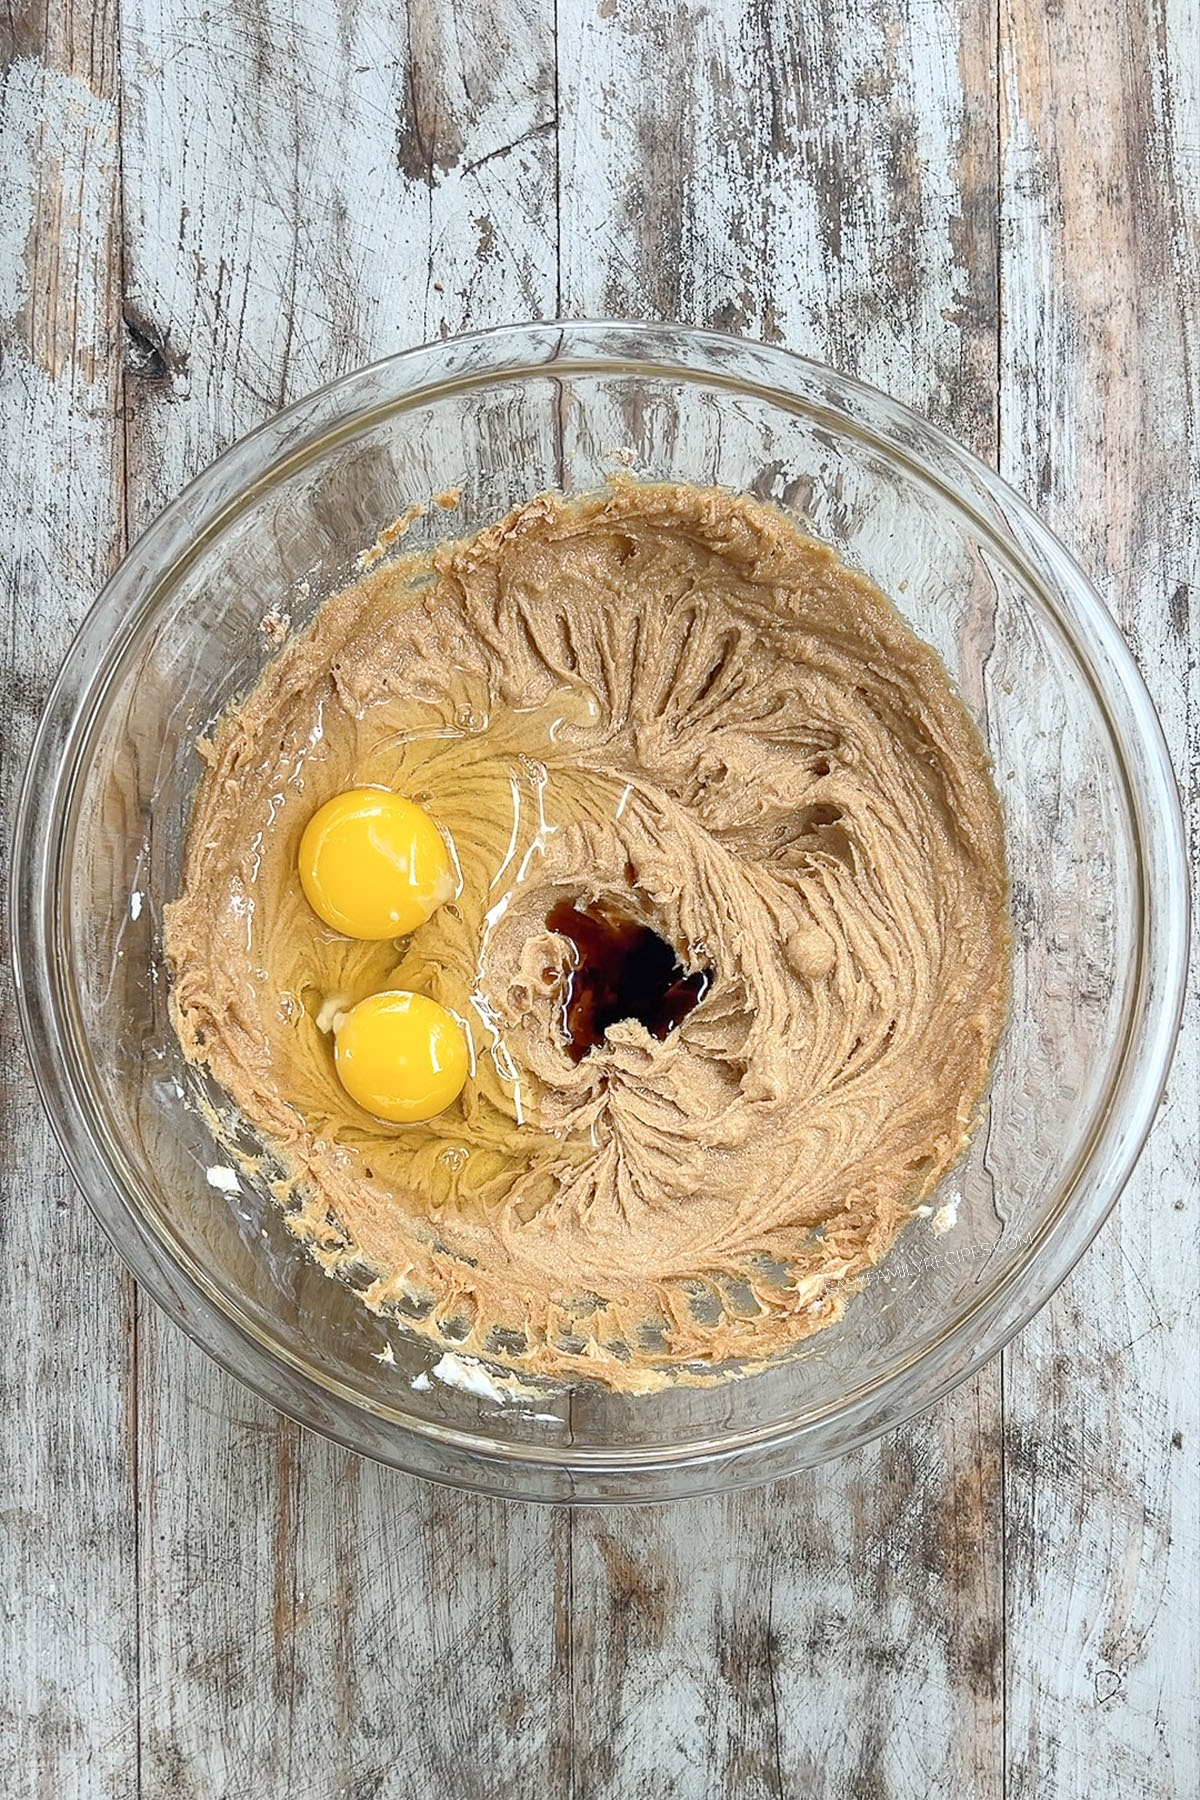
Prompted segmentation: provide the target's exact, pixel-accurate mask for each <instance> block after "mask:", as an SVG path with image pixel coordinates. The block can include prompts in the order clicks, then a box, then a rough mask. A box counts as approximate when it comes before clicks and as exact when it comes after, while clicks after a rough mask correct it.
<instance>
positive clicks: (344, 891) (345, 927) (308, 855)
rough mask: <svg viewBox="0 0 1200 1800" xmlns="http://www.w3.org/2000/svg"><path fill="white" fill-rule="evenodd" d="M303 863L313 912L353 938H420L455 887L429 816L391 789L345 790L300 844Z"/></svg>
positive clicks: (443, 844) (327, 805) (317, 817)
mask: <svg viewBox="0 0 1200 1800" xmlns="http://www.w3.org/2000/svg"><path fill="white" fill-rule="evenodd" d="M299 863H300V885H301V887H302V888H303V889H304V893H305V896H306V897H307V900H308V903H309V905H310V906H311V907H312V909H313V911H314V912H315V913H317V914H319V915H320V917H321V918H322V919H324V921H325V923H326V925H330V926H332V928H333V930H334V931H340V932H341V933H342V934H343V936H345V937H352V938H393V937H402V936H403V935H404V934H405V932H408V931H415V930H416V928H417V926H418V925H423V924H424V923H425V921H426V919H428V918H429V917H430V916H431V915H432V914H433V913H435V912H436V911H437V909H438V907H439V906H441V905H442V904H443V902H444V901H446V900H449V899H450V897H451V895H452V894H453V893H454V890H455V887H456V885H457V884H456V882H455V875H454V868H453V865H452V864H451V861H450V852H449V850H448V849H447V848H446V842H445V839H444V838H443V837H442V834H441V832H440V831H439V830H438V828H437V826H436V825H435V824H434V822H433V820H432V819H431V818H430V816H429V814H428V813H427V812H425V811H423V810H422V808H421V807H419V806H417V805H415V804H414V803H413V801H411V800H406V799H405V798H404V796H403V795H402V794H393V793H390V792H389V791H388V789H386V788H348V789H347V790H346V792H345V793H344V794H335V795H334V797H333V799H332V800H327V801H326V802H325V804H324V806H321V807H318V808H317V811H316V812H315V813H314V814H313V816H312V818H311V819H310V820H309V821H308V824H307V825H306V826H305V828H304V835H303V837H302V838H301V839H300V857H299Z"/></svg>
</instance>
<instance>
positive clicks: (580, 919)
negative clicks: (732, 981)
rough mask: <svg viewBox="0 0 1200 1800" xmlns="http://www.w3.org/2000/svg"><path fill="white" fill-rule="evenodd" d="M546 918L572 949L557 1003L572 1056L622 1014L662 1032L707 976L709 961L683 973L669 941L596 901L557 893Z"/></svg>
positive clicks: (701, 991) (576, 1058) (579, 1056)
mask: <svg viewBox="0 0 1200 1800" xmlns="http://www.w3.org/2000/svg"><path fill="white" fill-rule="evenodd" d="M546 923H547V925H548V926H549V927H550V929H551V931H556V932H558V933H560V934H561V936H563V937H565V938H569V939H570V940H571V943H572V945H573V946H574V950H575V961H574V964H573V966H572V967H571V968H570V969H569V970H568V971H567V991H566V997H565V1003H564V1006H563V1022H564V1025H565V1028H566V1038H567V1046H566V1048H567V1055H568V1056H569V1057H570V1058H571V1061H572V1062H581V1061H582V1060H583V1058H584V1057H585V1056H586V1055H587V1053H588V1051H589V1050H594V1049H595V1047H596V1045H597V1044H602V1043H603V1042H604V1034H605V1032H606V1031H607V1030H608V1028H609V1026H610V1025H615V1024H617V1023H618V1021H619V1020H621V1019H640V1020H641V1022H642V1024H643V1025H644V1026H645V1027H646V1030H647V1031H648V1032H650V1034H651V1036H653V1037H656V1038H658V1039H660V1040H661V1039H663V1038H665V1037H666V1036H667V1034H668V1032H671V1031H673V1030H674V1029H675V1027H676V1025H678V1024H679V1022H680V1020H682V1019H686V1017H687V1015H688V1014H689V1013H690V1012H691V1010H692V1008H693V1007H694V1006H696V1005H697V1004H698V1003H699V1002H700V1001H701V1000H702V999H703V998H704V996H705V994H706V993H707V992H708V989H709V987H710V985H711V983H712V970H711V969H693V970H692V971H691V972H690V973H689V971H688V970H686V969H685V968H684V967H683V964H682V963H681V962H680V960H679V955H678V952H677V951H676V949H675V946H674V945H673V944H668V943H667V941H666V939H665V938H661V937H659V935H658V933H657V931H651V930H650V927H649V926H648V925H642V924H640V923H639V922H638V920H637V919H631V918H630V917H629V915H628V914H627V913H623V912H620V911H619V910H618V909H617V908H616V907H615V906H606V905H605V904H604V903H603V902H602V901H597V902H596V903H595V904H594V905H593V906H589V907H587V908H586V910H584V909H581V908H579V907H577V906H576V905H575V904H574V902H573V901H571V900H560V901H559V903H558V905H557V906H555V907H552V908H551V910H550V911H549V912H548V913H547V914H546Z"/></svg>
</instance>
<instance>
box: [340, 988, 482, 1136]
mask: <svg viewBox="0 0 1200 1800" xmlns="http://www.w3.org/2000/svg"><path fill="white" fill-rule="evenodd" d="M334 1059H335V1062H336V1065H337V1072H338V1076H339V1079H340V1080H341V1083H342V1086H343V1087H344V1088H345V1090H346V1092H347V1093H348V1094H349V1095H350V1097H351V1098H352V1099H354V1100H357V1101H358V1104H359V1105H360V1106H361V1107H363V1108H364V1109H365V1110H366V1111H367V1112H369V1113H374V1115H375V1117H376V1118H377V1119H388V1120H390V1121H391V1123H392V1124H394V1125H413V1124H416V1123H417V1121H418V1120H420V1119H432V1118H433V1117H434V1115H435V1113H440V1112H441V1111H443V1109H444V1108H445V1107H447V1106H449V1105H450V1102H451V1101H452V1100H456V1099H457V1098H458V1096H459V1094H460V1093H461V1092H462V1087H463V1083H464V1082H465V1081H466V1079H467V1062H468V1059H467V1040H466V1035H465V1033H464V1031H463V1028H462V1026H461V1025H460V1024H459V1023H458V1020H457V1019H456V1018H455V1017H454V1016H453V1014H452V1013H448V1012H447V1011H446V1009H445V1007H444V1006H439V1005H438V1003H437V1001H436V1000H431V999H430V998H429V996H428V995H427V994H406V993H402V992H400V991H398V990H397V991H391V992H388V993H383V994H372V995H371V996H370V998H369V999H367V1000H360V1001H359V1003H358V1005H357V1006H352V1007H351V1008H350V1011H349V1012H348V1013H345V1014H343V1015H342V1017H341V1019H340V1020H339V1021H338V1022H337V1024H336V1025H335V1027H334Z"/></svg>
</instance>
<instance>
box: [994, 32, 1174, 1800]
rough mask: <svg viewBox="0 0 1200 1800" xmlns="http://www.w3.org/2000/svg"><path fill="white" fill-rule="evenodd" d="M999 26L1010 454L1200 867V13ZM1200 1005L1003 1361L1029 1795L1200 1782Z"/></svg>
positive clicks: (1024, 1787) (1011, 1593)
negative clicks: (1088, 579) (1122, 1190)
mask: <svg viewBox="0 0 1200 1800" xmlns="http://www.w3.org/2000/svg"><path fill="white" fill-rule="evenodd" d="M1002 35H1003V41H1004V45H1005V57H1004V63H1003V68H1002V86H1003V92H1004V97H1005V104H1004V110H1003V114H1002V137H1003V141H1002V162H1003V185H1002V194H1001V221H1002V249H1001V270H1002V282H1003V293H1004V308H1003V317H1004V329H1003V337H1002V365H1001V367H1002V379H1001V387H1000V392H1001V405H1002V413H1001V448H1002V455H1003V462H1002V473H1003V474H1005V475H1006V476H1007V478H1008V479H1009V480H1010V481H1012V482H1013V483H1014V485H1015V486H1016V487H1017V488H1018V489H1020V490H1021V491H1023V492H1025V493H1027V494H1029V495H1030V496H1031V497H1032V498H1034V499H1035V500H1036V503H1037V504H1038V506H1039V507H1040V509H1041V510H1042V512H1043V514H1044V515H1045V517H1046V519H1047V521H1048V523H1049V524H1050V525H1051V526H1053V527H1055V528H1057V529H1058V530H1059V531H1061V533H1062V534H1063V536H1064V537H1065V538H1066V540H1067V541H1068V542H1069V543H1071V544H1073V546H1074V547H1075V548H1076V550H1077V552H1078V554H1079V556H1080V557H1081V559H1082V561H1083V563H1084V566H1085V567H1086V568H1088V569H1089V570H1090V571H1091V572H1092V573H1093V574H1094V575H1095V576H1096V578H1097V579H1098V581H1099V582H1100V586H1101V591H1102V592H1103V594H1104V596H1105V598H1106V600H1107V601H1108V603H1109V605H1110V607H1111V608H1112V610H1113V612H1114V613H1115V614H1116V616H1117V618H1118V619H1119V621H1120V623H1121V625H1122V627H1123V629H1124V631H1125V633H1126V635H1127V637H1128V638H1129V641H1130V643H1131V645H1132V647H1133V649H1134V652H1135V654H1136V655H1137V658H1138V661H1139V663H1140V665H1141V667H1142V669H1143V671H1144V673H1145V675H1146V678H1147V680H1148V682H1149V684H1150V688H1151V691H1152V693H1153V695H1154V699H1155V702H1156V704H1157V706H1158V709H1159V713H1160V716H1161V718H1162V721H1163V725H1164V727H1165V729H1166V731H1167V734H1168V737H1169V740H1170V742H1171V744H1172V746H1173V747H1174V749H1175V752H1176V768H1177V770H1178V773H1179V774H1180V776H1181V778H1182V780H1183V784H1184V790H1185V802H1186V804H1187V805H1188V807H1189V812H1190V819H1191V832H1192V840H1191V841H1192V851H1193V867H1194V868H1198V869H1200V858H1198V857H1197V855H1196V851H1197V838H1196V831H1197V821H1198V819H1200V808H1198V805H1197V802H1198V800H1200V791H1198V785H1197V772H1198V769H1200V690H1198V686H1197V649H1198V646H1200V590H1198V589H1197V586H1196V581H1197V572H1198V571H1200V413H1198V408H1200V387H1198V385H1197V383H1198V371H1200V107H1198V105H1197V100H1198V95H1197V88H1196V73H1197V46H1198V45H1200V12H1198V11H1197V8H1196V6H1195V5H1194V4H1188V3H1187V0H1185V3H1184V4H1182V5H1178V4H1175V3H1174V0H1163V3H1161V4H1160V3H1159V0H1153V3H1152V4H1151V5H1150V6H1149V7H1147V8H1145V9H1143V8H1141V7H1139V6H1134V5H1131V4H1127V3H1126V0H1103V4H1101V5H1100V6H1097V7H1096V8H1094V9H1091V8H1089V9H1082V8H1080V9H1075V8H1070V9H1067V10H1065V11H1058V10H1052V11H1051V12H1049V13H1047V12H1046V11H1045V10H1044V9H1043V7H1042V6H1041V5H1039V4H1027V3H1026V0H1006V10H1005V24H1004V30H1003V34H1002ZM1114 45H1121V46H1122V47H1123V54H1122V55H1121V56H1116V55H1114V54H1113V53H1112V47H1113V46H1114ZM1188 45H1190V46H1191V51H1190V55H1189V53H1188V52H1187V50H1186V46H1188ZM1189 83H1190V85H1189ZM1198 998H1200V996H1198V994H1197V991H1196V984H1195V982H1194V981H1193V984H1192V992H1191V996H1190V1001H1189V1014H1188V1018H1187V1020H1186V1021H1185V1026H1184V1032H1183V1036H1182V1039H1181V1045H1180V1051H1179V1054H1178V1057H1177V1060H1176V1062H1175V1065H1174V1069H1173V1071H1172V1075H1171V1082H1170V1090H1169V1094H1168V1098H1167V1102H1166V1105H1165V1106H1164V1109H1163V1112H1162V1115H1161V1116H1160V1118H1159V1121H1158V1124H1157V1127H1156V1129H1155V1132H1154V1134H1153V1137H1152V1139H1151V1141H1150V1144H1149V1146H1148V1149H1147V1152H1146V1154H1145V1155H1144V1156H1143V1158H1142V1160H1141V1163H1140V1165H1139V1167H1138V1170H1137V1172H1136V1174H1135V1177H1134V1179H1133V1181H1132V1182H1131V1184H1130V1186H1129V1188H1128V1189H1127V1191H1126V1194H1125V1196H1124V1198H1123V1200H1122V1202H1121V1205H1120V1206H1119V1208H1118V1209H1117V1213H1116V1215H1115V1217H1114V1218H1113V1219H1112V1220H1110V1222H1109V1224H1108V1225H1107V1226H1106V1228H1105V1230H1104V1231H1103V1232H1102V1233H1101V1236H1100V1238H1099V1240H1098V1241H1097V1243H1096V1245H1095V1246H1094V1248H1093V1249H1092V1251H1091V1253H1090V1254H1089V1256H1088V1257H1087V1259H1086V1261H1085V1262H1084V1263H1083V1264H1082V1265H1081V1267H1080V1269H1079V1270H1078V1271H1077V1273H1076V1275H1075V1276H1074V1278H1073V1279H1072V1280H1071V1281H1069V1282H1068V1283H1067V1284H1066V1286H1065V1287H1064V1288H1063V1290H1062V1291H1061V1292H1060V1293H1059V1294H1058V1295H1057V1296H1056V1297H1055V1299H1054V1300H1053V1301H1052V1303H1051V1304H1050V1305H1049V1306H1048V1307H1047V1308H1046V1309H1045V1310H1044V1311H1043V1312H1042V1313H1041V1314H1040V1315H1039V1317H1038V1318H1037V1319H1035V1320H1034V1322H1033V1323H1032V1325H1031V1326H1030V1327H1029V1329H1028V1330H1027V1331H1025V1332H1024V1333H1023V1334H1022V1335H1021V1337H1019V1338H1018V1339H1017V1340H1016V1342H1015V1343H1014V1344H1013V1345H1012V1347H1011V1348H1010V1349H1009V1350H1008V1351H1007V1352H1006V1354H1005V1358H1004V1369H1005V1456H1004V1480H1005V1565H1006V1571H1007V1584H1008V1621H1009V1623H1008V1633H1007V1661H1006V1686H1007V1694H1008V1709H1007V1731H1006V1738H1007V1742H1006V1755H1007V1761H1008V1766H1009V1769H1010V1772H1011V1779H1012V1781H1013V1783H1014V1784H1015V1785H1016V1786H1017V1787H1018V1791H1023V1792H1029V1793H1047V1792H1048V1793H1060V1792H1065V1791H1070V1789H1071V1788H1072V1786H1078V1785H1079V1776H1078V1774H1077V1773H1076V1772H1077V1771H1078V1770H1080V1769H1082V1768H1084V1767H1087V1766H1088V1765H1089V1764H1090V1765H1091V1766H1092V1767H1093V1768H1094V1769H1095V1770H1097V1771H1102V1772H1103V1773H1102V1779H1103V1782H1104V1783H1105V1784H1106V1787H1107V1788H1108V1789H1109V1790H1110V1791H1112V1792H1117V1791H1120V1792H1122V1793H1125V1794H1127V1795H1132V1796H1139V1797H1140V1796H1145V1797H1146V1800H1150V1797H1151V1796H1159V1795H1163V1794H1194V1793H1196V1792H1197V1791H1198V1790H1200V1742H1198V1732H1200V1725H1198V1721H1200V1667H1198V1662H1197V1642H1196V1632H1195V1629H1194V1625H1193V1626H1192V1627H1186V1628H1185V1620H1187V1618H1188V1617H1189V1613H1190V1617H1191V1618H1192V1620H1193V1621H1194V1619H1195V1616H1196V1615H1195V1608H1196V1600H1197V1597H1198V1596H1200V1560H1198V1559H1200V1508H1198V1500H1200V1493H1198V1483H1197V1479H1196V1470H1197V1454H1198V1450H1197V1446H1198V1445H1200V1431H1198V1427H1200V1383H1198V1382H1197V1380H1196V1372H1197V1367H1198V1365H1200V1304H1198V1294H1200V1283H1198V1281H1197V1272H1198V1266H1200V1218H1198V1213H1197V1204H1196V1199H1197V1187H1198V1181H1197V1176H1198V1175H1200V1104H1198V1097H1200V1066H1198V1063H1197V1042H1198V1024H1200V1021H1198V1019H1197V1001H1198ZM1100 1778H1101V1777H1100V1776H1099V1775H1097V1776H1096V1777H1093V1778H1092V1779H1100Z"/></svg>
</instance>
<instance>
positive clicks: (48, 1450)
mask: <svg viewBox="0 0 1200 1800" xmlns="http://www.w3.org/2000/svg"><path fill="white" fill-rule="evenodd" d="M3 29H4V28H3V27H0V31H3ZM115 29H116V18H115V13H113V12H112V11H111V10H109V9H107V8H105V7H104V6H101V7H100V8H98V9H97V10H96V11H95V12H93V10H92V8H91V6H90V5H83V6H62V7H59V6H54V5H49V6H48V7H47V8H46V9H44V10H42V11H39V10H38V9H36V8H30V9H29V10H28V12H21V13H18V14H17V15H15V16H13V15H12V14H11V13H10V15H9V20H8V25H7V34H8V43H7V45H6V46H5V49H6V52H7V56H6V65H5V73H4V78H3V94H2V98H0V334H2V346H3V347H2V351H0V355H2V362H0V415H2V416H3V419H4V429H3V434H2V444H3V448H2V449H0V458H2V459H3V467H4V481H3V494H4V504H3V508H2V509H0V569H2V571H3V586H4V607H3V613H2V614H0V632H2V638H0V680H2V684H3V685H2V689H0V717H2V718H3V727H2V729H0V759H2V760H0V793H2V799H0V830H2V833H3V843H2V844H0V866H3V868H4V869H6V870H7V868H8V860H9V859H8V837H9V825H10V821H11V818H12V808H13V805H14V802H15V790H16V785H17V782H18V780H19V777H20V772H21V768H22V766H23V763H24V759H25V756H26V754H27V752H28V749H29V744H30V741H31V738H32V733H33V727H34V724H35V723H36V719H37V715H38V712H39V711H40V708H41V704H42V701H43V699H44V697H45V693H46V689H47V687H48V685H49V682H50V678H51V676H52V674H53V672H54V670H55V668H56V666H57V664H58V661H59V659H60V657H61V655H62V653H63V651H64V650H65V649H66V646H67V643H68V641H69V638H70V635H71V633H72V631H73V629H74V627H75V626H76V625H77V624H78V622H79V620H80V619H81V617H82V616H83V613H84V612H85V611H86V609H87V607H88V605H89V604H90V602H91V600H92V597H93V595H94V594H95V591H96V589H97V587H98V586H99V585H100V584H101V583H102V582H103V581H104V579H105V577H106V576H107V574H108V573H109V571H110V569H111V567H112V565H113V564H114V563H115V561H116V560H117V558H118V557H119V555H120V553H121V550H122V548H123V535H124V533H123V523H124V522H123V511H122V503H121V470H122V449H121V430H120V424H119V412H120V402H121V387H122V368H121V357H120V349H119V342H118V340H117V337H116V332H115V322H114V306H115V303H116V298H117V295H118V293H119V285H120V284H119V273H118V261H119V252H118V239H117V223H118V204H119V193H118V135H117V106H116V70H115V66H114V61H113V54H112V52H113V45H114V42H115V38H114V33H115ZM114 352H115V354H114ZM6 925H7V914H6V920H5V928H4V930H5V936H7V930H6ZM7 971H8V957H7V946H6V952H5V956H4V972H3V975H0V981H2V982H3V985H4V1004H3V1023H2V1026H0V1143H2V1144H3V1146H4V1150H3V1154H2V1155H0V1316H2V1317H3V1320H4V1355H3V1362H2V1364H0V1370H2V1372H0V1438H2V1442H0V1521H2V1525H0V1621H2V1635H0V1646H2V1647H0V1666H2V1667H3V1682H2V1683H0V1792H3V1793H5V1794H13V1795H23V1794H25V1793H35V1792H36V1793H38V1794H39V1795H42V1794H45V1795H51V1794H55V1793H64V1794H72V1795H73V1794H81V1795H82V1794H97V1795H101V1794H102V1795H105V1796H109V1795H111V1796H121V1797H125V1796H134V1795H136V1793H137V1791H138V1768H137V1728H136V1718H137V1673H138V1672H137V1658H136V1649H135V1646H136V1639H137V1633H136V1617H137V1548H136V1537H135V1529H136V1527H135V1510H136V1475H135V1463H134V1449H135V1436H134V1416H135V1415H134V1375H133V1370H134V1342H133V1338H134V1296H133V1288H132V1282H131V1281H130V1280H129V1278H128V1277H127V1276H125V1275H124V1274H123V1273H122V1271H121V1268H120V1265H119V1263H118V1262H117V1260H116V1258H115V1257H114V1256H113V1254H112V1252H111V1250H110V1249H109V1247H108V1245H107V1244H106V1243H105V1242H104V1241H103V1240H102V1239H101V1237H100V1234H99V1232H98V1230H97V1228H96V1226H95V1224H94V1222H93V1221H92V1219H91V1218H90V1216H89V1215H88V1214H87V1212H86V1210H85V1208H84V1206H83V1203H82V1201H81V1200H80V1199H79V1197H78V1195H77V1194H76V1193H75V1190H74V1188H73V1187H72V1184H71V1182H70V1180H69V1178H68V1176H67V1174H66V1171H65V1169H64V1168H63V1166H62V1164H61V1162H60V1160H59V1157H58V1154H57V1151H56V1149H55V1148H54V1146H53V1141H52V1139H51V1136H50V1131H49V1128H48V1126H47V1125H46V1123H45V1121H44V1119H43V1117H42V1114H41V1110H40V1108H39V1107H38V1105H37V1102H36V1099H35V1098H34V1095H33V1092H32V1083H31V1081H30V1079H29V1075H28V1072H27V1066H26V1062H25V1057H24V1050H23V1047H22V1046H21V1045H20V1044H19V1041H18V1033H17V1028H16V1018H15V1009H14V1007H13V1005H12V1001H11V990H10V986H9V978H8V973H7ZM49 1274H53V1275H56V1276H61V1278H62V1279H63V1280H64V1282H65V1283H66V1292H67V1293H68V1294H69V1295H70V1304H69V1305H64V1304H62V1302H61V1300H60V1298H59V1293H58V1290H57V1287H56V1285H52V1284H51V1282H50V1281H49V1280H47V1279H39V1276H46V1275H49Z"/></svg>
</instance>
